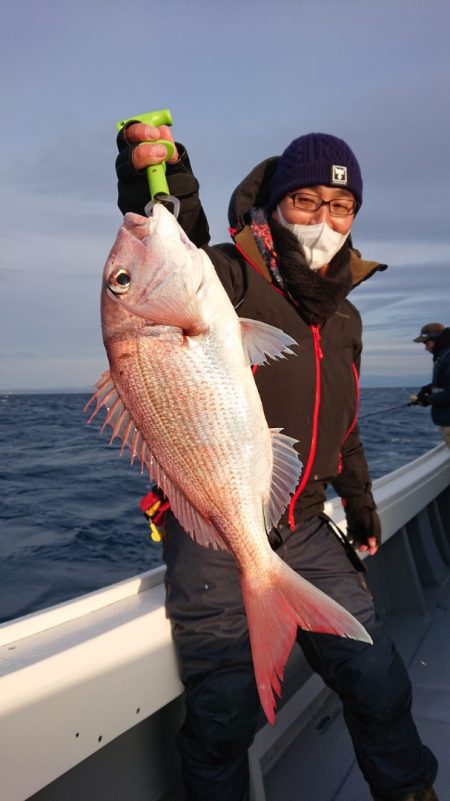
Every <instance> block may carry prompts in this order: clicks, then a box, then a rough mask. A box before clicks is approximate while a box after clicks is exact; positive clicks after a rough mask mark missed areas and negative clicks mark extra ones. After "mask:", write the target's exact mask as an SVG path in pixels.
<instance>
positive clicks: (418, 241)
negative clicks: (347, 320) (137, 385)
mask: <svg viewBox="0 0 450 801" xmlns="http://www.w3.org/2000/svg"><path fill="white" fill-rule="evenodd" d="M449 38H450V4H449V3H448V0H428V2H427V3H423V2H422V0H420V2H419V0H377V2H370V0H339V2H336V0H309V2H304V0H276V1H275V0H273V2H268V0H259V1H258V2H253V0H247V2H243V1H242V0H239V1H238V0H228V2H226V3H216V2H215V1H214V0H184V2H181V0H172V2H170V3H169V2H167V3H163V2H151V0H147V1H146V2H144V0H127V2H117V1H116V0H95V2H92V0H78V2H76V3H73V2H67V0H26V1H25V0H15V2H14V3H8V4H6V5H5V6H4V8H3V11H2V26H1V32H0V76H1V77H0V81H1V98H2V100H1V103H2V109H1V111H2V114H1V116H2V126H1V131H2V133H1V136H2V140H3V141H2V146H1V148H0V200H1V204H0V207H1V210H2V213H1V217H0V270H1V275H2V289H3V291H2V292H1V294H0V390H2V391H8V390H16V391H17V390H30V389H31V390H42V389H60V388H64V389H69V388H73V389H76V388H86V387H90V386H91V385H92V384H93V383H94V382H95V381H96V380H97V378H98V377H99V375H100V374H101V372H103V370H105V369H106V367H107V361H106V354H105V351H104V348H103V344H102V340H101V328H100V313H99V293H100V279H101V274H102V269H103V265H104V262H105V260H106V257H107V255H108V252H109V250H110V248H111V246H112V244H113V241H114V238H115V235H116V233H117V230H118V228H119V226H120V223H121V214H120V212H119V210H118V208H117V204H116V199H117V191H116V177H115V170H114V161H115V156H116V146H115V123H116V121H117V120H120V119H123V118H126V117H131V116H133V115H135V114H140V113H143V112H145V111H151V110H154V109H159V108H169V109H170V110H171V113H172V117H173V121H174V125H173V132H174V136H175V138H176V139H177V140H178V141H181V142H183V143H184V144H185V145H186V146H187V148H188V151H189V154H190V158H191V163H192V165H193V168H194V171H195V173H196V175H197V177H198V179H199V181H200V186H201V198H202V202H203V205H204V207H205V209H206V212H207V215H208V218H209V222H210V227H211V231H212V241H213V242H220V241H226V240H227V239H228V234H227V217H226V215H227V207H228V201H229V197H230V195H231V193H232V191H233V189H234V187H235V186H236V185H237V184H238V183H239V182H240V181H241V179H242V178H243V177H244V176H245V175H246V174H247V173H248V172H249V171H250V170H251V169H252V167H253V166H254V165H255V164H257V163H258V162H259V161H261V160H263V159H264V158H266V157H268V156H273V155H277V154H280V153H281V152H282V151H283V150H284V148H285V147H286V145H287V144H289V142H290V141H291V140H292V139H294V138H295V137H297V136H299V135H301V134H303V133H308V132H310V131H324V132H327V133H332V134H334V135H336V136H339V137H341V138H343V139H345V140H346V141H347V142H348V144H349V145H350V146H351V147H352V149H353V150H354V151H355V153H356V155H357V157H358V160H359V162H360V165H361V170H362V174H363V179H364V203H363V207H362V209H361V211H360V213H359V214H358V216H357V218H356V220H355V223H354V226H353V231H352V236H353V242H354V245H355V246H356V247H357V248H358V249H359V250H360V251H361V252H362V254H363V256H364V257H366V258H368V259H374V260H378V261H380V262H383V263H387V264H388V265H389V269H388V270H387V271H386V272H384V273H378V274H376V275H375V276H374V277H373V278H372V279H370V281H368V282H366V283H365V284H363V285H362V286H361V287H360V288H358V289H357V290H355V291H354V292H353V293H352V296H351V299H352V300H353V302H354V303H355V305H356V306H357V307H358V308H359V310H360V311H361V313H362V316H363V325H364V353H363V365H362V383H363V385H366V386H376V385H382V386H399V385H404V386H415V385H416V384H417V385H418V386H420V385H421V384H423V383H425V382H428V381H429V376H430V372H431V364H432V363H431V358H430V356H429V354H427V353H425V351H424V348H423V345H418V344H414V343H413V342H412V340H413V338H414V337H415V336H417V334H418V333H419V330H420V328H421V326H422V325H423V324H424V323H427V322H431V321H437V322H443V323H445V324H450V308H449V306H450V304H449V297H450V224H449V207H450V198H449V178H450V102H449V96H450V48H449V46H448V42H449Z"/></svg>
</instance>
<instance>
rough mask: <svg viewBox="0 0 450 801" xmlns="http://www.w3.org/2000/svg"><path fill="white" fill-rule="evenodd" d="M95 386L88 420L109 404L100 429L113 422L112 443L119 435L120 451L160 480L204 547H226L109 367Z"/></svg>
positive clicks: (183, 521) (182, 521) (180, 516)
mask: <svg viewBox="0 0 450 801" xmlns="http://www.w3.org/2000/svg"><path fill="white" fill-rule="evenodd" d="M95 386H96V388H97V389H96V392H94V394H93V395H92V397H91V398H90V399H89V401H88V402H87V403H86V405H85V407H84V411H87V409H88V408H89V407H90V406H91V405H92V404H93V403H95V407H94V410H93V412H92V414H91V416H90V417H89V420H88V423H90V422H91V420H93V419H94V417H96V415H97V414H98V412H99V411H100V409H101V408H102V407H103V406H105V408H106V409H107V413H106V417H105V419H104V421H103V424H102V427H101V429H100V432H103V431H104V430H105V428H106V426H107V425H109V426H111V428H112V434H111V439H110V441H109V444H110V445H111V444H112V442H114V440H115V439H116V438H117V437H119V439H120V440H121V441H122V446H121V449H120V454H121V455H122V453H123V452H124V450H125V448H128V449H129V451H130V454H131V459H130V461H131V464H133V462H134V461H135V459H137V460H138V461H139V463H140V465H141V472H143V470H144V467H146V468H147V470H148V472H149V476H150V478H151V479H153V480H154V481H155V482H156V483H157V485H158V487H160V489H161V490H162V491H163V493H164V495H165V496H166V497H167V498H168V500H169V501H170V507H171V509H172V511H173V513H174V515H175V517H176V518H177V520H178V521H179V523H180V524H181V526H182V527H183V528H184V529H185V531H187V533H188V534H189V535H190V536H191V537H192V539H194V540H195V542H197V543H198V544H199V545H203V546H204V547H208V546H209V547H212V548H221V549H225V550H226V549H227V546H226V545H225V543H224V542H223V540H222V538H221V537H220V535H219V533H218V532H217V531H216V529H215V528H214V526H212V525H211V523H210V522H209V521H208V520H205V519H204V518H203V517H202V516H201V514H200V513H199V512H198V511H197V510H196V509H195V508H194V507H193V506H192V504H191V503H190V502H189V500H188V499H187V498H186V496H185V495H184V494H183V492H182V491H181V490H180V489H179V487H177V486H176V484H175V483H174V482H173V481H172V480H171V479H170V478H169V476H168V475H167V474H166V473H165V472H164V470H163V468H162V467H161V465H160V464H159V462H158V460H157V459H155V457H154V455H153V454H152V452H151V450H150V448H149V447H148V445H147V443H146V441H145V439H144V438H143V436H142V435H141V432H140V431H139V429H138V428H137V426H136V424H135V422H134V420H133V418H132V416H131V415H130V413H129V412H128V410H127V409H126V408H125V406H124V405H123V403H122V400H121V398H120V395H119V392H118V390H117V388H116V386H115V384H114V380H113V378H112V376H111V373H110V371H109V370H107V371H106V372H105V373H103V375H102V376H101V377H100V379H99V380H98V381H97V383H96V384H95Z"/></svg>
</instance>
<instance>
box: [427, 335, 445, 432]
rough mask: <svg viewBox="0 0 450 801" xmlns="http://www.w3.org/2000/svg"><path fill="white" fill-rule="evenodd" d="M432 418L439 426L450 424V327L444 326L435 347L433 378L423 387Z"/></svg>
mask: <svg viewBox="0 0 450 801" xmlns="http://www.w3.org/2000/svg"><path fill="white" fill-rule="evenodd" d="M421 393H422V395H423V396H425V398H426V405H427V406H431V419H432V420H433V423H435V424H436V425H437V426H450V328H444V330H443V331H442V333H441V334H440V336H439V338H438V339H437V340H436V343H435V346H434V349H433V378H432V381H431V384H427V385H426V386H425V387H422V389H421Z"/></svg>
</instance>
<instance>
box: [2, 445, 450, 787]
mask: <svg viewBox="0 0 450 801" xmlns="http://www.w3.org/2000/svg"><path fill="white" fill-rule="evenodd" d="M449 487H450V451H449V449H448V448H446V447H445V446H444V445H440V446H438V447H437V448H434V449H433V450H432V451H430V452H429V453H427V454H425V455H424V456H422V457H420V458H419V459H417V460H415V461H414V462H412V463H411V464H409V465H406V466H405V467H403V468H400V469H399V470H397V471H395V472H394V473H391V474H389V475H388V476H385V477H383V478H381V479H378V480H377V481H376V482H375V484H374V494H375V498H376V501H377V504H378V507H379V512H380V516H381V519H382V524H383V547H382V549H381V553H380V555H379V556H377V557H376V559H375V560H369V561H371V562H373V567H372V564H371V569H370V571H369V578H370V583H371V586H372V588H374V589H375V597H376V599H377V603H378V605H379V606H380V609H381V608H383V610H384V611H387V612H389V613H394V614H395V613H414V614H416V615H418V616H420V615H424V614H426V607H427V598H426V591H425V592H424V588H426V586H430V585H435V586H439V585H444V584H445V582H446V581H447V578H448V575H449V571H450V489H449ZM327 512H328V514H330V516H331V517H333V519H334V520H335V522H336V523H338V524H339V525H340V526H341V527H344V522H343V512H342V508H341V506H340V503H337V502H336V503H334V502H333V503H330V504H328V508H327ZM163 578H164V568H163V567H161V568H156V569H155V570H151V571H148V572H147V573H144V574H142V575H140V576H137V577H135V578H133V579H129V580H127V581H123V582H120V583H119V584H116V585H114V586H112V587H109V588H107V589H104V590H99V591H98V592H94V593H91V594H89V595H86V596H83V597H81V598H77V599H75V600H73V601H69V602H67V603H64V604H60V605H59V606H56V607H53V608H51V609H48V610H45V611H43V612H37V613H35V614H32V615H28V616H27V617H24V618H21V619H18V620H15V621H12V622H10V623H5V624H3V625H1V626H0V799H1V801H26V799H29V798H30V797H31V796H33V795H34V794H37V795H36V801H66V800H67V801H81V799H83V801H115V799H117V801H119V799H121V801H144V800H145V801H161V800H162V799H165V801H168V799H177V798H181V797H182V796H181V795H180V794H179V769H178V761H177V757H176V753H175V748H174V743H173V736H174V733H175V731H176V730H177V727H178V725H179V722H180V720H181V718H182V714H183V702H182V685H181V683H180V680H179V678H178V673H177V666H176V659H175V655H174V650H173V646H172V641H171V636H170V627H169V623H168V621H167V620H166V619H165V615H164V608H163V602H164V585H163ZM448 669H449V673H450V664H449V666H448ZM286 687H287V690H286V691H285V692H284V696H285V699H284V705H283V707H282V709H281V710H280V712H279V713H278V716H277V725H276V727H275V728H272V727H269V726H266V725H263V726H262V727H261V729H260V730H259V732H258V735H257V737H256V741H255V744H254V746H253V747H252V750H251V765H252V783H253V794H254V797H255V799H256V801H265V799H266V790H265V780H264V775H263V773H264V771H263V769H264V767H265V768H266V769H267V766H268V765H269V763H270V766H271V768H273V765H274V763H275V761H276V760H275V755H277V754H278V755H281V754H282V753H283V750H285V746H286V745H287V744H288V742H291V740H292V728H293V726H296V728H297V731H298V730H299V727H301V725H302V720H304V721H306V720H307V719H309V717H310V714H309V713H310V711H311V709H313V708H315V706H316V705H317V703H318V700H323V690H324V686H323V684H322V683H321V681H320V680H319V679H318V678H317V677H315V676H311V674H310V672H309V671H308V669H307V668H306V665H305V663H304V661H303V658H302V656H301V654H300V652H299V651H298V649H296V652H295V653H294V655H293V656H292V658H291V660H290V663H289V665H288V671H287V682H286ZM308 715H309V717H308ZM449 724H450V721H449ZM449 734H450V725H449ZM284 742H285V745H283V743H284ZM268 755H270V758H269V756H268ZM324 758H325V759H327V755H326V754H324ZM336 798H337V796H336ZM271 801H275V800H273V799H272V798H271ZM358 801H359V799H358ZM361 801H362V799H361Z"/></svg>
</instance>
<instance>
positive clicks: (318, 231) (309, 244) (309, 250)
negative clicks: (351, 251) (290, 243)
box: [277, 206, 350, 270]
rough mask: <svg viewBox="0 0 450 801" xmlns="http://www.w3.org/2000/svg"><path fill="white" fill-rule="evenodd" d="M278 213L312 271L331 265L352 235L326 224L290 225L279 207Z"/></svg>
mask: <svg viewBox="0 0 450 801" xmlns="http://www.w3.org/2000/svg"><path fill="white" fill-rule="evenodd" d="M277 212H278V218H279V220H280V223H281V224H282V225H284V227H285V228H288V230H289V231H292V233H293V234H294V236H296V237H297V239H298V241H299V243H300V245H301V248H302V251H303V253H304V254H305V259H306V263H307V265H308V267H309V268H310V269H311V270H320V268H321V267H323V266H324V265H325V264H329V262H330V261H331V259H332V258H333V256H335V255H336V253H337V252H338V250H340V249H341V247H342V245H343V244H344V242H345V240H346V239H347V237H348V235H349V233H350V231H348V232H347V233H346V234H339V233H338V232H337V231H333V229H332V228H330V226H329V225H327V224H326V223H317V225H299V224H298V223H289V222H287V220H285V219H284V217H283V215H282V213H281V209H280V207H279V206H277Z"/></svg>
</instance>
